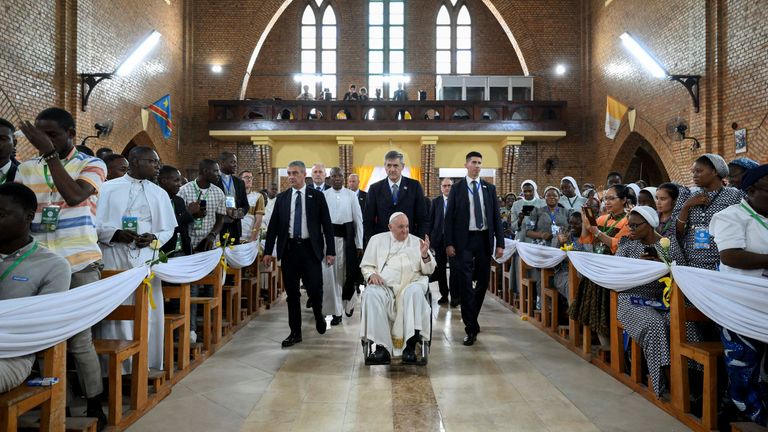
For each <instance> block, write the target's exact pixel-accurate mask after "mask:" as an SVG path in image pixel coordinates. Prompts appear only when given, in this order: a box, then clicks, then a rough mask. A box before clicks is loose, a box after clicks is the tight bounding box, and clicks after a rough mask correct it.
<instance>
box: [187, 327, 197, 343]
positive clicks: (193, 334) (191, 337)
mask: <svg viewBox="0 0 768 432" xmlns="http://www.w3.org/2000/svg"><path fill="white" fill-rule="evenodd" d="M189 343H197V332H196V331H194V330H191V331H190V332H189Z"/></svg>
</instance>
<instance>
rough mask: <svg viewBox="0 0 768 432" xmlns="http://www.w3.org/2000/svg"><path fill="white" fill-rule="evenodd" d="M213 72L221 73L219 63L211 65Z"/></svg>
mask: <svg viewBox="0 0 768 432" xmlns="http://www.w3.org/2000/svg"><path fill="white" fill-rule="evenodd" d="M211 72H213V73H221V65H219V64H215V65H211Z"/></svg>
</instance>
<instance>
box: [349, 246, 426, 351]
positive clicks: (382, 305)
mask: <svg viewBox="0 0 768 432" xmlns="http://www.w3.org/2000/svg"><path fill="white" fill-rule="evenodd" d="M419 242H420V239H419V238H418V237H416V236H414V235H411V234H409V235H408V238H407V239H406V240H405V241H402V242H399V241H397V240H396V239H395V237H394V236H393V235H392V233H390V232H385V233H380V234H376V235H375V236H373V237H371V239H370V240H369V241H368V247H367V248H366V249H365V254H364V255H363V259H362V261H361V262H360V270H361V271H362V273H363V277H364V278H365V280H366V281H367V280H368V278H370V277H371V275H372V274H374V273H378V274H379V276H381V278H382V279H384V281H385V282H386V284H387V286H386V287H382V286H379V285H368V286H367V287H366V288H365V290H364V291H363V299H362V318H361V319H360V320H361V326H360V337H361V338H362V339H363V340H368V341H371V342H373V343H375V344H377V345H383V346H384V347H385V348H387V350H388V351H389V352H390V353H391V354H392V355H396V356H397V355H401V354H402V350H403V348H404V346H405V341H407V340H408V339H410V338H411V336H413V335H414V334H416V330H419V331H420V332H421V336H422V337H423V338H424V339H426V340H429V337H430V335H429V332H428V331H426V330H429V326H430V321H431V319H432V316H431V315H430V309H429V303H427V299H426V297H425V295H426V293H427V290H428V289H429V275H430V274H432V272H433V271H434V270H435V258H434V257H433V256H432V253H431V252H429V258H430V259H429V261H428V262H424V261H423V260H422V259H421V250H420V246H419V244H420V243H419Z"/></svg>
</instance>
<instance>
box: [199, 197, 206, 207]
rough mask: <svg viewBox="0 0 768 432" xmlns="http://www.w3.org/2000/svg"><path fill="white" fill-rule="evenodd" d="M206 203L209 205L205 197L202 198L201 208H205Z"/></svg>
mask: <svg viewBox="0 0 768 432" xmlns="http://www.w3.org/2000/svg"><path fill="white" fill-rule="evenodd" d="M206 205H207V202H206V201H205V200H204V199H201V200H200V208H205V206H206Z"/></svg>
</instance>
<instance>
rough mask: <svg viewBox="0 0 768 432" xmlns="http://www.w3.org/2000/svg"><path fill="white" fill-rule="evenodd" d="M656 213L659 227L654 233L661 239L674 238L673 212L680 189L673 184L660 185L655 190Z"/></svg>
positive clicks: (675, 216) (674, 215)
mask: <svg viewBox="0 0 768 432" xmlns="http://www.w3.org/2000/svg"><path fill="white" fill-rule="evenodd" d="M655 196H656V212H657V213H658V214H659V226H658V227H657V228H656V232H657V233H659V234H660V235H661V236H662V237H668V238H675V237H676V236H675V220H676V219H677V214H678V212H679V211H678V212H676V211H675V207H676V203H677V201H678V197H679V196H680V188H679V187H678V185H676V184H674V183H662V184H661V185H659V187H658V188H657V189H656V194H655Z"/></svg>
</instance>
